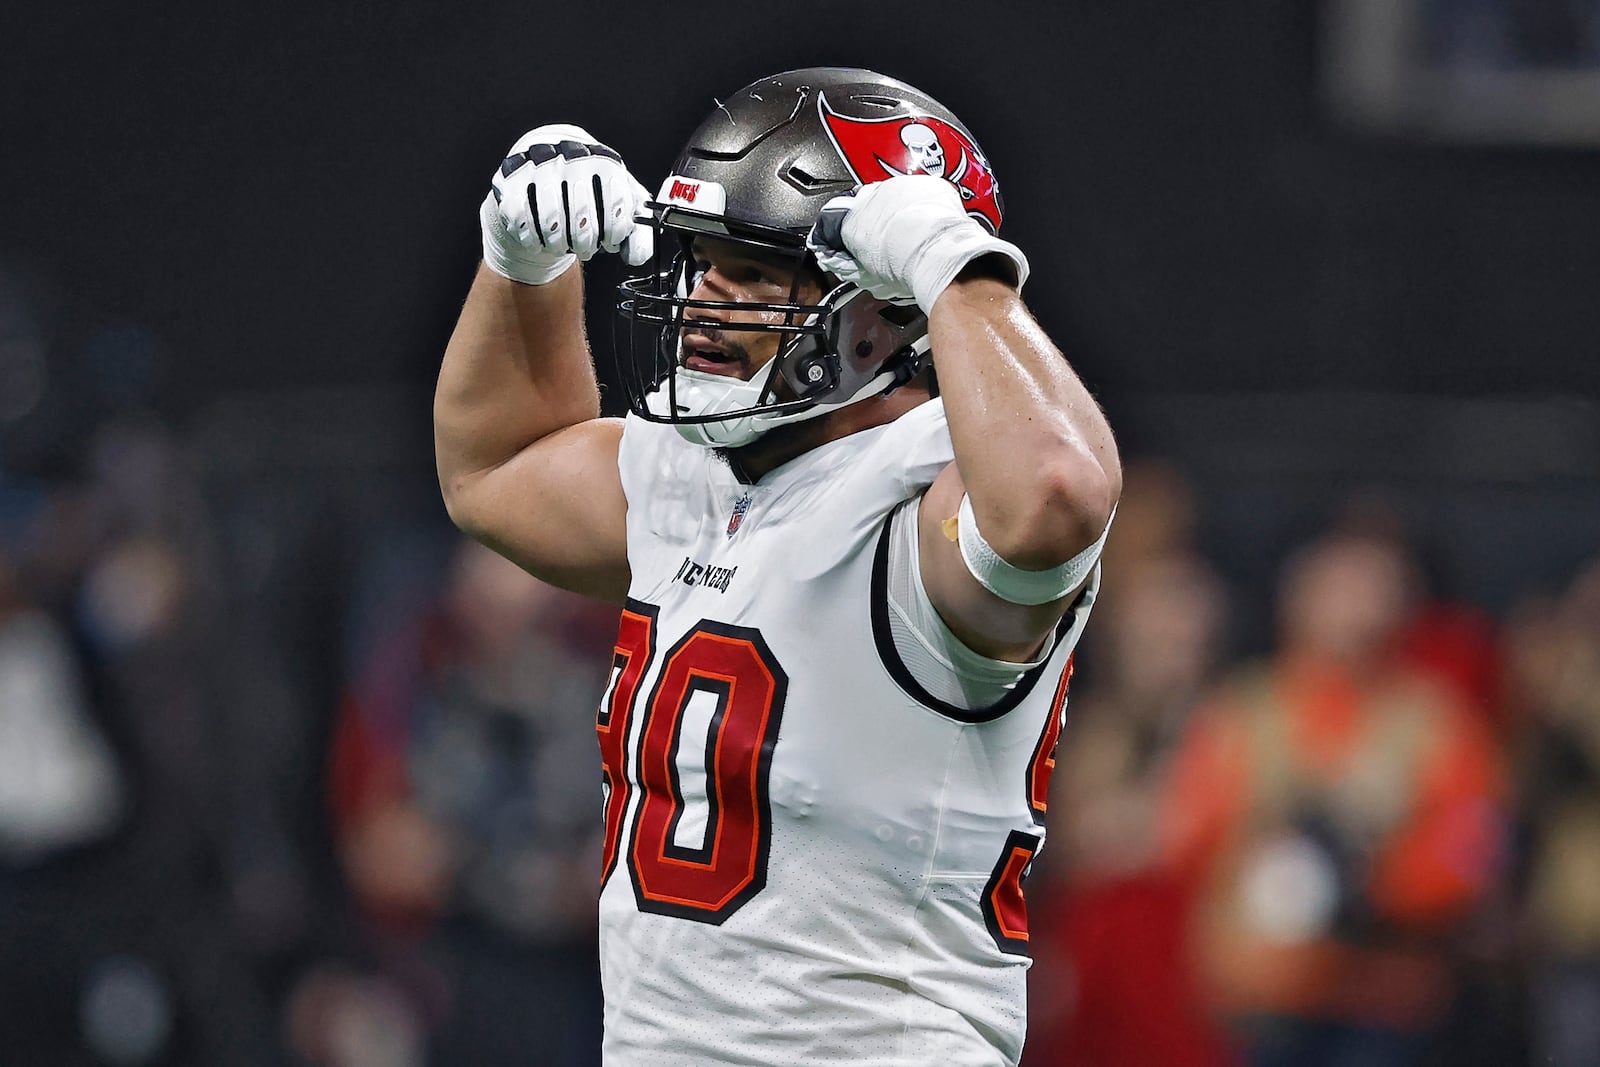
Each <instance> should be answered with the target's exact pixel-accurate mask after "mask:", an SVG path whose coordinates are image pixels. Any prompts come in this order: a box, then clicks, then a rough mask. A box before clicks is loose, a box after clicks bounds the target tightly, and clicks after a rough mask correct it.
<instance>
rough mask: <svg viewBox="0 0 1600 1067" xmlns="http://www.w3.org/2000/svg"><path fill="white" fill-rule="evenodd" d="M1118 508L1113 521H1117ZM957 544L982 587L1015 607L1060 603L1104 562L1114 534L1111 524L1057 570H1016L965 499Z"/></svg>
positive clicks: (1054, 568)
mask: <svg viewBox="0 0 1600 1067" xmlns="http://www.w3.org/2000/svg"><path fill="white" fill-rule="evenodd" d="M1116 514H1117V513H1116V511H1115V509H1113V510H1112V512H1111V516H1112V518H1116ZM956 516H957V517H956V541H957V543H959V545H960V546H961V558H962V559H963V560H965V561H966V564H967V570H969V571H971V572H972V576H973V577H974V578H976V579H977V580H978V584H979V585H981V586H983V587H984V588H985V589H987V590H989V592H991V593H993V594H994V595H995V596H997V597H999V598H1000V599H1001V600H1004V601H1007V602H1009V603H1012V604H1048V603H1050V601H1052V600H1059V599H1061V598H1062V597H1064V596H1066V595H1067V594H1068V593H1070V592H1072V591H1073V590H1074V589H1076V588H1078V586H1080V585H1082V584H1083V582H1084V579H1086V578H1088V577H1089V572H1090V571H1092V570H1094V565H1095V564H1096V563H1098V562H1099V561H1100V550H1101V549H1103V548H1105V546H1106V537H1107V535H1109V534H1110V533H1111V521H1110V520H1109V519H1108V520H1106V528H1105V530H1103V531H1102V532H1101V534H1100V539H1099V540H1098V541H1096V542H1095V543H1094V544H1092V545H1090V546H1089V547H1088V548H1086V549H1084V550H1083V551H1082V552H1079V553H1078V554H1077V555H1076V556H1073V557H1072V558H1071V559H1069V560H1067V561H1066V562H1065V563H1063V564H1061V565H1060V566H1057V567H1051V568H1049V569H1048V570H1042V571H1025V570H1023V569H1022V568H1021V567H1013V566H1012V565H1011V564H1009V563H1007V562H1006V561H1005V560H1003V559H1001V558H1000V554H999V553H998V552H996V551H995V550H994V549H992V548H990V547H989V542H987V541H985V540H984V539H983V535H982V534H980V533H979V532H978V518H977V516H976V515H974V514H973V513H972V501H971V499H970V498H969V497H967V495H966V494H964V493H963V494H962V496H961V508H960V510H959V511H957V512H956Z"/></svg>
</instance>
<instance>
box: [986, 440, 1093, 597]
mask: <svg viewBox="0 0 1600 1067" xmlns="http://www.w3.org/2000/svg"><path fill="white" fill-rule="evenodd" d="M1121 492H1122V474H1121V469H1120V468H1119V467H1117V466H1116V465H1115V463H1113V464H1111V465H1110V469H1107V465H1105V464H1102V463H1098V462H1094V461H1088V462H1070V463H1069V462H1063V463H1059V464H1053V465H1048V466H1045V467H1043V468H1041V470H1040V471H1039V473H1038V475H1037V478H1036V480H1035V481H1034V484H1033V485H1032V486H1031V487H1030V490H1029V497H1030V499H1029V501H1028V503H1027V505H1026V506H1024V507H1021V508H1018V509H1016V510H1015V511H1014V512H1013V513H1012V514H1011V516H1010V518H1009V521H1006V522H1004V523H1001V524H998V525H999V527H1000V528H999V529H997V531H996V536H995V537H990V536H989V534H988V532H987V531H985V532H984V536H985V538H986V539H987V540H989V542H990V546H991V547H992V548H994V550H995V552H996V553H998V554H999V556H1000V558H1002V559H1004V560H1006V561H1007V562H1008V563H1010V564H1011V565H1012V566H1015V567H1021V568H1022V569H1024V570H1045V569H1047V568H1050V567H1055V566H1059V565H1060V564H1062V563H1065V562H1066V561H1067V560H1069V559H1072V558H1073V557H1074V556H1076V555H1078V554H1079V553H1080V552H1082V551H1083V550H1084V549H1086V548H1088V547H1089V546H1090V545H1092V544H1094V543H1095V542H1096V541H1098V540H1099V539H1100V535H1101V534H1102V533H1104V532H1105V528H1106V524H1107V523H1109V522H1110V521H1111V513H1112V511H1113V509H1114V508H1115V507H1116V504H1117V499H1118V497H1119V496H1120V495H1121ZM979 528H980V529H982V522H981V520H980V524H979Z"/></svg>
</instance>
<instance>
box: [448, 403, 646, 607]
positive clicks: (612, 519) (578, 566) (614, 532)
mask: <svg viewBox="0 0 1600 1067" xmlns="http://www.w3.org/2000/svg"><path fill="white" fill-rule="evenodd" d="M621 441H622V420H620V419H594V420H590V421H588V422H582V423H578V424H577V425H575V426H569V427H566V428H565V429H562V430H558V431H556V432H555V433H553V434H550V435H549V436H547V437H543V438H541V439H539V440H538V441H535V442H534V443H533V444H531V445H529V446H528V447H526V448H524V449H523V450H522V451H520V452H518V453H517V454H516V455H514V456H513V457H511V458H510V459H509V460H507V461H506V462H504V463H502V464H499V465H498V466H495V467H491V468H489V469H487V470H483V471H477V472H474V473H471V474H464V475H460V476H458V477H457V478H456V480H455V482H454V484H453V485H452V486H451V487H450V489H449V492H448V493H447V501H448V503H449V508H450V517H451V518H452V519H453V520H455V522H456V524H457V525H458V526H460V527H461V528H462V529H463V530H465V531H466V532H467V533H469V534H471V535H472V536H473V537H475V538H477V539H478V540H479V541H482V542H483V543H484V544H486V545H488V546H489V547H490V548H492V549H494V550H495V551H496V552H499V553H500V554H501V555H503V556H505V557H506V558H507V559H510V560H512V561H513V562H515V563H516V564H518V565H519V566H521V567H522V568H523V569H524V570H527V571H529V572H530V573H532V574H534V575H536V576H538V577H539V578H541V579H543V580H544V581H547V582H549V583H550V584H551V585H555V586H559V587H561V588H563V589H570V590H572V591H573V592H577V593H585V594H587V595H590V596H595V597H600V598H601V599H605V600H611V601H615V602H617V603H621V602H622V601H623V600H624V599H625V598H626V597H627V594H628V580H629V572H628V543H627V514H628V503H627V498H626V497H625V496H624V495H623V492H622V477H621V475H620V474H619V473H618V470H617V449H618V446H619V445H620V443H621Z"/></svg>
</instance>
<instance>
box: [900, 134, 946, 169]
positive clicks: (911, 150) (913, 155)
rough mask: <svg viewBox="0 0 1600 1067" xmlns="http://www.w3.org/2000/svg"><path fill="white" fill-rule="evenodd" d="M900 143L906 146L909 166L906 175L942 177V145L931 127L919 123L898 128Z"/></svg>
mask: <svg viewBox="0 0 1600 1067" xmlns="http://www.w3.org/2000/svg"><path fill="white" fill-rule="evenodd" d="M900 143H901V144H903V145H905V146H906V153H907V158H908V159H909V160H910V163H911V166H910V168H909V170H908V173H911V174H918V173H921V174H931V175H933V176H934V177H935V178H943V177H944V145H942V144H940V143H939V135H938V134H937V133H935V132H934V130H933V127H932V126H929V125H927V124H925V123H921V122H911V123H907V124H906V125H905V126H902V127H901V128H900Z"/></svg>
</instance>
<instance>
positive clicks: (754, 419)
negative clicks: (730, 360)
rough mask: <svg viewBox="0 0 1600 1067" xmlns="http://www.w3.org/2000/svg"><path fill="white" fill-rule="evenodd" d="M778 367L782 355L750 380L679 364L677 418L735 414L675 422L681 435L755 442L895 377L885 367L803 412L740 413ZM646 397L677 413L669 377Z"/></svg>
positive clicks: (695, 440)
mask: <svg viewBox="0 0 1600 1067" xmlns="http://www.w3.org/2000/svg"><path fill="white" fill-rule="evenodd" d="M776 366H777V360H771V361H769V362H768V363H767V365H766V366H765V367H762V368H761V369H760V370H759V371H757V372H756V374H755V377H753V378H751V379H750V380H749V381H744V380H742V379H739V378H734V377H732V376H731V375H726V374H710V373H707V372H706V371H697V370H691V369H689V368H688V367H679V368H678V371H677V381H676V386H675V389H674V392H675V393H676V396H677V401H678V404H677V412H676V417H677V418H679V419H681V418H684V417H685V416H695V415H715V414H717V413H718V412H722V411H726V412H729V413H730V415H729V417H728V418H727V419H723V420H720V421H717V422H675V423H674V426H675V427H676V428H677V431H678V434H679V436H681V437H682V438H683V439H684V440H685V441H688V442H689V443H690V444H692V445H700V446H701V447H703V448H738V447H739V446H740V445H747V444H749V443H750V442H752V441H754V440H755V439H756V438H758V437H760V436H761V435H762V434H764V433H766V432H767V431H768V430H770V429H772V428H773V427H774V426H783V425H786V424H788V423H791V422H804V421H806V420H807V419H814V418H817V417H819V416H821V415H826V414H827V413H828V412H830V411H835V410H837V409H839V408H842V407H847V406H849V405H850V404H854V403H856V402H857V401H861V400H866V399H867V398H868V397H872V396H876V395H877V394H879V393H881V392H883V391H884V390H885V389H887V388H888V387H889V383H890V381H892V380H893V378H894V375H893V373H891V372H889V371H884V372H882V373H880V374H877V375H874V376H873V377H872V378H871V379H870V380H869V381H868V382H867V383H866V384H865V385H863V386H862V387H861V388H860V389H858V390H856V392H855V393H854V394H853V395H851V396H848V397H844V398H842V399H839V400H831V401H817V402H816V403H815V404H813V405H812V406H811V407H808V408H806V409H804V410H803V411H789V412H781V413H780V412H767V413H765V414H760V415H741V414H738V412H740V411H743V410H746V409H749V408H753V407H757V406H759V405H760V404H762V403H763V402H764V394H765V393H766V387H767V380H768V379H770V378H771V377H772V373H773V369H774V368H775V367H776ZM645 402H646V404H647V406H648V407H649V408H650V411H651V413H652V414H654V415H658V416H660V417H661V418H663V419H669V418H671V417H672V416H673V413H672V412H669V410H668V392H667V383H666V382H662V383H661V384H660V385H658V386H656V387H655V389H654V390H653V391H652V392H651V393H650V395H649V396H648V397H647V398H646V401H645ZM766 402H770V401H766Z"/></svg>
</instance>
